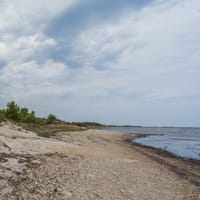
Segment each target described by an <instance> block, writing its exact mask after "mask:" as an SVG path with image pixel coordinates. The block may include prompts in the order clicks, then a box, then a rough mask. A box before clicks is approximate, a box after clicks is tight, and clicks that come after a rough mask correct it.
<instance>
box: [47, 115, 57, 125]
mask: <svg viewBox="0 0 200 200" xmlns="http://www.w3.org/2000/svg"><path fill="white" fill-rule="evenodd" d="M55 121H57V117H56V116H55V115H53V114H49V115H48V117H47V123H48V124H52V123H54V122H55Z"/></svg>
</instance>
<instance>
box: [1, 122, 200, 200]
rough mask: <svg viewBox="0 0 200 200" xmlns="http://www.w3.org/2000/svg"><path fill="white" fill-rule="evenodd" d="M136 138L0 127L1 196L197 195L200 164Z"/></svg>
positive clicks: (134, 199)
mask: <svg viewBox="0 0 200 200" xmlns="http://www.w3.org/2000/svg"><path fill="white" fill-rule="evenodd" d="M134 136H135V137H137V134H135V135H132V134H126V133H116V132H110V131H105V130H88V131H83V132H78V131H77V132H61V133H59V134H58V135H56V136H55V137H53V138H41V137H39V136H37V135H36V134H35V133H33V132H26V131H25V130H23V129H21V128H19V127H13V126H3V127H0V158H1V159H0V180H1V181H0V199H2V200H6V199H10V200H16V199H19V198H20V199H24V200H25V199H30V200H32V199H41V200H47V199H50V200H51V199H52V200H54V199H55V200H62V199H71V200H90V199H91V200H93V199H97V200H98V199H99V200H102V199H105V200H110V199H113V200H120V199H130V200H141V199H148V200H160V199H163V200H171V199H175V200H183V199H187V200H197V199H199V198H200V185H199V183H200V178H199V177H198V174H200V168H199V165H195V164H192V165H189V164H187V163H186V162H185V161H183V160H178V159H177V158H173V157H167V156H164V154H163V155H162V154H161V153H160V152H158V151H153V150H150V149H147V148H144V147H141V146H137V145H135V144H132V143H130V138H133V137H134ZM173 169H175V170H173ZM195 175H196V177H195Z"/></svg>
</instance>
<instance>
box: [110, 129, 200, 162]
mask: <svg viewBox="0 0 200 200" xmlns="http://www.w3.org/2000/svg"><path fill="white" fill-rule="evenodd" d="M106 129H107V130H113V131H118V132H127V133H141V134H149V136H148V137H142V138H137V139H135V140H134V142H137V143H140V144H143V145H147V146H153V147H156V148H161V149H164V150H167V151H169V152H171V153H174V154H176V155H179V156H182V157H186V158H195V159H199V160H200V128H158V127H156V128H153V127H109V128H106ZM151 134H153V135H151Z"/></svg>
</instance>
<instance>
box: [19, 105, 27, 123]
mask: <svg viewBox="0 0 200 200" xmlns="http://www.w3.org/2000/svg"><path fill="white" fill-rule="evenodd" d="M19 115H20V121H22V122H24V120H25V118H26V117H27V116H28V115H29V113H28V108H21V109H20V113H19Z"/></svg>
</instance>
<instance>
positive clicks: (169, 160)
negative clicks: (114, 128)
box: [124, 134, 200, 186]
mask: <svg viewBox="0 0 200 200" xmlns="http://www.w3.org/2000/svg"><path fill="white" fill-rule="evenodd" d="M146 136H148V135H146V134H144V135H143V136H141V135H139V136H138V135H136V136H135V137H134V138H137V137H146ZM124 142H126V143H128V144H129V145H131V146H133V148H134V149H136V150H137V151H138V152H140V153H142V154H144V155H146V156H147V157H149V158H151V159H152V160H154V161H156V162H158V163H160V164H164V165H165V166H166V167H167V168H168V169H169V170H170V171H172V172H174V173H175V174H176V175H178V176H179V177H180V178H183V179H186V180H188V181H190V182H191V183H192V184H195V185H196V186H200V175H199V174H200V160H197V159H193V158H185V157H182V156H178V155H176V154H173V153H171V152H169V151H167V150H164V149H159V148H156V147H152V146H147V145H143V144H139V143H137V142H134V141H132V139H127V140H124Z"/></svg>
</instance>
